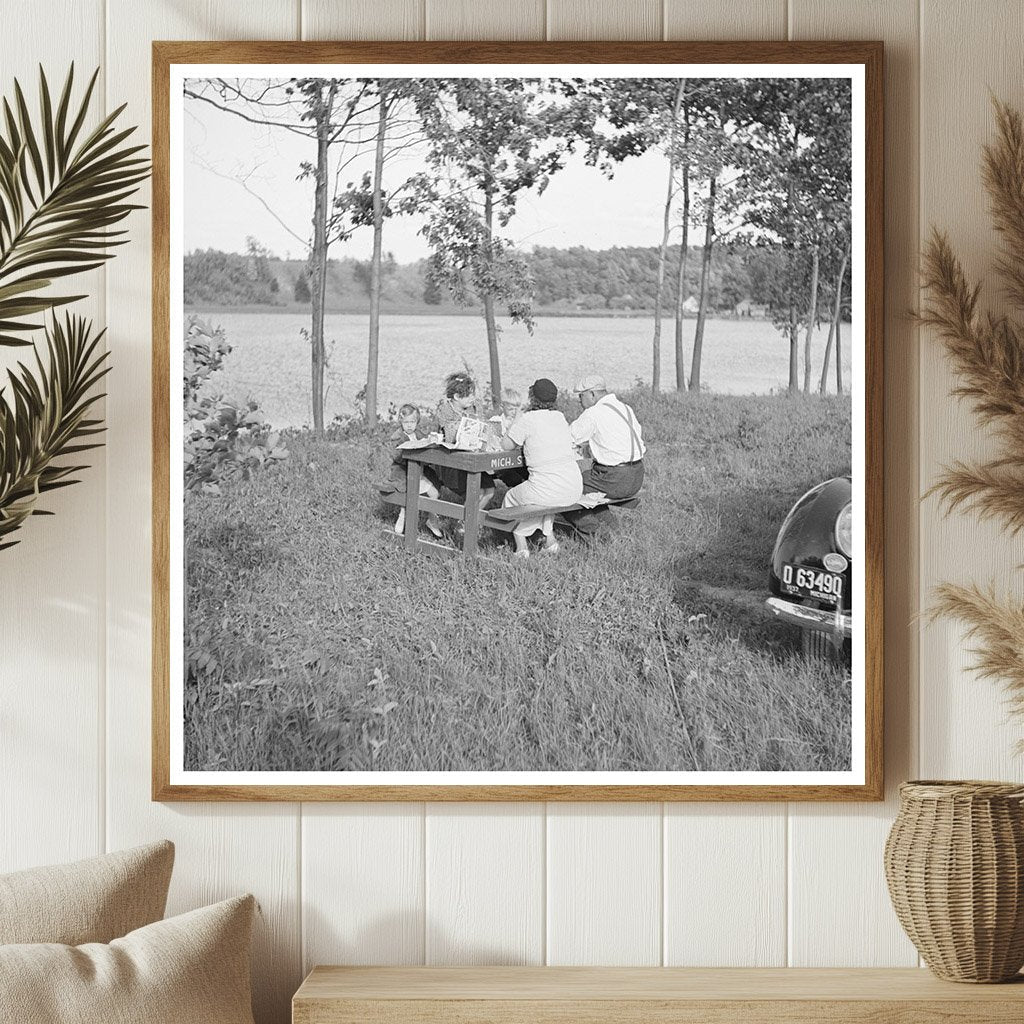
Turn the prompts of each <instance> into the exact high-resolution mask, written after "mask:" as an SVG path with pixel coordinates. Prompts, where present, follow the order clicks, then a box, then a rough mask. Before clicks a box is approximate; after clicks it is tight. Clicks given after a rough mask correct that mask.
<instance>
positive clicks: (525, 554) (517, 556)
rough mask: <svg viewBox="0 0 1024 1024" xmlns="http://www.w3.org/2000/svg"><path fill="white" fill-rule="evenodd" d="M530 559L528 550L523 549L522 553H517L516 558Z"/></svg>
mask: <svg viewBox="0 0 1024 1024" xmlns="http://www.w3.org/2000/svg"><path fill="white" fill-rule="evenodd" d="M529 557H530V552H529V551H527V550H526V548H523V550H522V551H517V552H516V558H529Z"/></svg>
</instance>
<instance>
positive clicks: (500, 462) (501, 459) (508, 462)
mask: <svg viewBox="0 0 1024 1024" xmlns="http://www.w3.org/2000/svg"><path fill="white" fill-rule="evenodd" d="M518 464H519V459H518V458H517V457H516V456H515V455H499V456H497V457H496V458H493V459H491V469H512V468H513V467H514V466H516V465H518Z"/></svg>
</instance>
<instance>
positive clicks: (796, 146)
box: [786, 110, 800, 395]
mask: <svg viewBox="0 0 1024 1024" xmlns="http://www.w3.org/2000/svg"><path fill="white" fill-rule="evenodd" d="M790 116H791V118H792V121H793V148H792V157H791V161H792V162H791V163H790V166H789V174H788V179H789V180H788V183H787V188H786V221H787V225H788V230H789V238H788V240H787V241H788V244H789V252H788V254H787V258H786V276H787V278H788V282H789V288H788V292H789V393H790V394H791V395H795V394H797V393H799V391H800V338H799V334H800V327H799V319H798V317H797V312H796V297H795V295H794V290H795V286H794V284H793V275H794V274H795V273H796V263H797V256H798V251H799V250H798V246H797V238H796V211H795V209H794V206H795V203H796V196H795V190H794V186H793V174H794V173H795V162H796V157H797V153H798V152H799V150H800V125H799V124H798V123H797V118H796V114H795V111H793V110H791V111H790Z"/></svg>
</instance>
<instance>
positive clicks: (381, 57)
mask: <svg viewBox="0 0 1024 1024" xmlns="http://www.w3.org/2000/svg"><path fill="white" fill-rule="evenodd" d="M152 52H153V63H152V72H153V77H152V86H153V140H152V142H153V178H152V183H153V220H152V223H153V324H152V328H153V375H152V395H153V405H152V415H153V423H152V431H153V434H152V443H153V477H152V493H153V513H152V514H153V567H152V571H153V678H152V699H153V716H152V795H153V799H154V800H163V801H179V800H187V801H195V800H198V801H210V800H220V801H246V800H281V801H297V800H298V801H330V800H358V801H367V800H369V801H423V800H432V801H433V800H471V801H489V800H531V801H536V800H551V801H720V800H744V801H750V800H784V801H838V800H845V801H858V800H859V801H867V800H880V799H882V797H883V771H882V749H883V719H882V711H883V578H884V566H883V550H884V549H883V422H882V413H883V273H882V266H883V264H882V260H883V215H882V211H883V205H882V204H883V180H882V166H883V165H882V144H883V99H882V76H883V47H882V44H881V43H877V42H778V43H774V42H656V43H639V42H637V43H633V42H629V43H627V42H607V43H606V42H581V43H505V42H429V43H392V42H272V41H248V42H162V41H161V42H154V43H153V51H152ZM405 64H415V65H421V64H422V65H436V66H437V68H436V73H437V74H438V75H443V74H444V66H445V65H452V64H467V65H468V64H488V65H501V64H513V65H517V66H522V65H538V66H543V65H560V66H574V67H576V68H577V69H583V68H585V67H587V66H591V65H632V64H636V65H646V66H650V65H659V66H660V65H715V66H721V67H723V68H724V67H725V66H727V65H740V66H747V65H757V66H759V67H761V68H763V67H766V66H777V65H820V66H821V67H822V68H825V67H826V66H835V65H842V66H849V67H850V68H851V69H852V70H851V72H850V73H851V75H852V76H854V77H855V78H856V79H857V80H858V81H860V82H862V98H863V126H862V127H863V132H862V137H861V138H860V139H859V142H860V144H861V145H862V150H861V152H862V158H863V163H862V171H863V179H862V180H863V193H862V208H861V209H860V210H859V211H858V210H857V208H856V205H854V222H853V223H854V224H857V222H858V219H859V228H860V231H861V234H860V237H861V238H862V239H863V247H862V251H861V252H859V253H855V255H854V259H855V261H856V262H857V265H858V266H859V267H860V274H861V276H860V278H859V280H860V282H861V285H860V287H861V288H862V292H861V299H862V302H861V304H860V307H859V309H858V308H856V307H855V309H854V313H853V315H854V316H857V315H858V314H859V315H860V316H861V317H862V321H863V339H864V348H863V363H862V374H863V376H862V379H863V393H862V395H860V396H855V397H859V400H860V401H861V403H862V406H863V420H862V422H863V424H864V434H863V460H864V462H863V496H864V505H863V519H862V520H861V522H862V527H861V529H862V530H863V547H862V548H861V551H862V553H863V559H864V563H863V564H864V569H863V594H864V599H865V607H864V608H863V609H862V616H861V617H862V621H863V626H862V635H863V649H862V650H860V651H859V654H855V655H854V657H855V658H856V657H859V659H860V662H859V663H860V665H861V666H862V671H863V689H862V701H860V702H858V701H857V700H856V699H855V700H854V707H853V715H854V718H855V720H857V719H859V721H860V722H861V723H862V734H861V735H862V740H863V744H862V747H861V746H860V745H858V744H857V743H856V741H854V743H853V748H852V750H851V759H852V760H851V764H855V763H857V762H858V761H859V763H860V767H861V768H862V771H860V772H858V773H857V774H858V777H857V778H856V779H855V780H853V781H850V780H849V778H847V777H846V776H844V779H843V781H839V782H836V783H835V784H830V783H829V782H827V781H816V782H813V783H806V784H792V783H790V782H788V781H787V778H786V774H785V773H783V772H779V773H775V774H777V775H778V776H779V777H778V779H777V781H775V780H772V781H765V782H758V783H754V784H752V783H749V782H736V783H733V782H730V781H728V780H726V781H717V780H716V781H713V782H712V781H700V782H697V783H695V784H691V783H688V782H687V781H686V779H685V778H683V777H682V776H683V775H685V773H666V774H671V775H673V778H671V779H668V780H665V781H661V780H660V779H659V780H658V781H657V782H651V781H644V782H641V783H639V784H632V783H629V782H615V783H609V782H607V781H604V780H602V781H601V782H599V783H595V784H591V783H589V782H586V781H583V782H577V781H573V782H572V783H563V782H558V781H550V780H544V781H541V782H538V783H536V784H534V783H533V782H529V781H524V780H522V779H520V780H518V781H515V782H513V783H505V782H500V783H498V782H492V781H490V780H489V779H484V780H479V779H477V780H475V781H473V782H471V783H468V784H467V783H463V782H460V781H458V779H456V778H451V779H450V780H449V779H444V780H438V779H436V778H432V779H431V780H430V781H428V782H422V783H421V782H412V781H408V780H404V779H403V781H402V782H401V783H400V784H394V783H392V782H389V781H388V774H389V773H387V772H377V773H376V775H378V776H380V778H379V781H378V780H376V779H374V780H373V781H371V782H366V783H364V782H360V783H358V784H354V783H348V782H346V781H344V779H338V780H332V781H330V782H321V781H316V782H305V781H296V780H295V779H293V778H289V780H288V781H285V782H275V781H274V780H273V779H267V780H263V779H258V780H256V779H247V780H246V781H245V782H238V781H227V782H220V781H214V782H211V781H208V780H204V781H202V782H194V781H191V780H190V779H189V778H188V777H187V776H188V773H186V772H183V771H182V764H181V763H179V764H178V765H174V764H172V750H173V748H174V744H173V742H172V729H173V726H174V723H175V716H180V715H181V714H182V708H183V702H182V704H181V705H179V706H177V707H175V706H174V705H172V696H173V693H174V690H175V688H174V687H173V686H172V677H171V672H172V665H173V664H175V659H176V658H180V656H179V655H178V654H176V653H175V651H176V650H180V648H181V645H182V643H183V637H182V636H180V635H178V636H175V635H172V620H173V615H172V613H173V612H174V610H175V608H174V605H173V604H172V597H171V594H172V581H173V580H174V579H175V578H176V576H177V573H178V571H180V567H179V569H176V570H175V571H173V572H172V568H173V567H172V550H173V547H174V538H175V537H176V536H178V535H179V534H180V531H178V529H177V528H176V520H177V517H178V516H179V515H180V514H181V513H180V511H179V509H177V508H172V495H174V494H175V489H174V488H172V486H171V474H172V473H180V472H181V464H180V463H179V462H178V461H177V459H172V444H171V438H172V436H173V435H172V430H171V416H172V412H173V410H174V409H175V408H177V407H176V406H175V405H173V402H174V401H175V400H177V395H178V394H179V393H180V392H179V391H178V388H179V387H180V385H177V384H173V385H172V381H171V366H172V353H171V346H172V345H175V344H180V340H179V339H180V335H178V336H177V337H175V336H174V335H173V326H172V325H173V324H174V323H175V319H174V316H172V302H173V301H175V300H174V297H173V296H172V280H173V279H174V278H173V274H172V269H173V268H172V264H171V253H172V248H173V243H174V241H175V240H174V239H173V238H172V230H173V225H175V224H176V223H177V221H175V219H174V218H173V217H172V198H171V184H172V177H173V174H174V169H173V167H172V163H171V160H172V152H171V135H172V114H171V111H172V93H171V87H172V70H173V69H180V68H188V67H189V66H197V65H203V66H208V65H277V66H285V65H347V66H349V67H350V68H352V69H353V71H354V73H353V75H352V77H360V76H359V70H360V68H361V67H363V66H368V65H405ZM240 71H241V69H240ZM855 134H856V133H855ZM858 215H859V216H858ZM853 230H854V235H856V228H854V229H853ZM179 419H180V416H179ZM409 557H416V556H415V555H412V554H410V555H409ZM666 657H667V656H666ZM179 664H180V660H179ZM252 774H256V773H252ZM336 774H339V775H341V774H342V773H336ZM448 774H449V775H452V776H456V775H458V774H459V773H457V772H452V773H448ZM840 774H842V773H840Z"/></svg>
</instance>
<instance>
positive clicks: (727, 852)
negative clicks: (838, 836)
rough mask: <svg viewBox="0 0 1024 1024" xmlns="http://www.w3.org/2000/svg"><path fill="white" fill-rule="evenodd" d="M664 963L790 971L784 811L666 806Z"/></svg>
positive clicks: (757, 807) (762, 806)
mask: <svg viewBox="0 0 1024 1024" xmlns="http://www.w3.org/2000/svg"><path fill="white" fill-rule="evenodd" d="M664 846H665V853H664V857H665V911H664V917H665V929H664V933H665V963H666V964H668V965H670V966H676V967H719V966H721V965H722V964H728V965H730V966H733V967H784V966H785V965H786V890H787V882H786V807H785V805H784V804H774V805H766V804H705V805H699V804H666V805H665V842H664Z"/></svg>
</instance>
